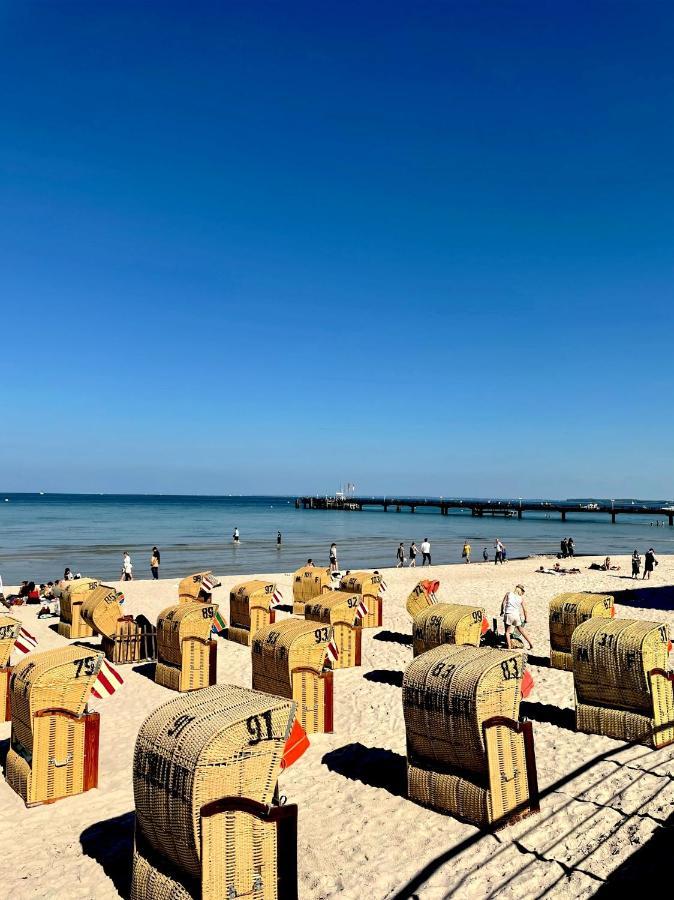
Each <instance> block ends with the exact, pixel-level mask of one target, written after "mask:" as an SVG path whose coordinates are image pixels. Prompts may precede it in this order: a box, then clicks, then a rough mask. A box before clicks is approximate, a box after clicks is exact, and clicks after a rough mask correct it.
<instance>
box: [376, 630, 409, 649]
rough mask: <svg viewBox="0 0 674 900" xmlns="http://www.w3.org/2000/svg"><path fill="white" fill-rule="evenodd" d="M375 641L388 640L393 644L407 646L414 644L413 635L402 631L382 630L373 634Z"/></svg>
mask: <svg viewBox="0 0 674 900" xmlns="http://www.w3.org/2000/svg"><path fill="white" fill-rule="evenodd" d="M373 637H374V639H375V641H387V642H388V643H392V644H404V645H405V646H406V647H411V646H412V635H411V634H403V633H402V632H401V631H380V632H379V634H375V635H373Z"/></svg>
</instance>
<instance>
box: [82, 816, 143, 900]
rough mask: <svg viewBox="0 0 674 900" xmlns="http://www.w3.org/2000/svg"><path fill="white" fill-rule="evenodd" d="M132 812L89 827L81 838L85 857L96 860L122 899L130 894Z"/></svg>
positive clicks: (133, 818)
mask: <svg viewBox="0 0 674 900" xmlns="http://www.w3.org/2000/svg"><path fill="white" fill-rule="evenodd" d="M135 820H136V814H135V812H127V813H123V814H122V815H121V816H115V817H114V818H112V819H104V820H103V821H102V822H96V823H95V824H94V825H90V826H89V827H88V828H85V830H84V831H83V832H82V834H81V835H80V845H81V846H82V852H83V853H84V854H85V856H90V857H91V858H92V859H95V860H96V862H97V863H98V864H99V865H100V866H101V868H102V869H103V871H104V872H105V874H106V875H107V876H108V878H110V880H111V881H112V883H113V884H114V886H115V888H116V890H117V892H118V893H119V894H120V895H121V896H122V897H128V896H129V894H130V893H131V868H132V864H133V831H134V823H135Z"/></svg>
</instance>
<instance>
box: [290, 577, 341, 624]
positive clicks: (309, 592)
mask: <svg viewBox="0 0 674 900" xmlns="http://www.w3.org/2000/svg"><path fill="white" fill-rule="evenodd" d="M330 590H332V577H331V575H330V569H318V568H316V567H315V566H303V567H302V568H301V569H298V570H297V571H296V572H295V573H294V575H293V615H294V616H303V615H304V605H305V604H306V603H307V602H308V601H309V600H313V598H314V597H319V596H320V595H321V594H322V593H324V592H325V591H330Z"/></svg>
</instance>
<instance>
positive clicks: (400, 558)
mask: <svg viewBox="0 0 674 900" xmlns="http://www.w3.org/2000/svg"><path fill="white" fill-rule="evenodd" d="M396 560H397V562H396V569H402V567H403V566H404V565H405V548H404V547H403V542H402V541H401V542H400V543H399V544H398V549H397V550H396Z"/></svg>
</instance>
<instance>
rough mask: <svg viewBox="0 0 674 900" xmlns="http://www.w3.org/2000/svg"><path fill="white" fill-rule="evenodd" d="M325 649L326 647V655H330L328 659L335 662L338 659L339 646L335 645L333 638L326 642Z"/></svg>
mask: <svg viewBox="0 0 674 900" xmlns="http://www.w3.org/2000/svg"><path fill="white" fill-rule="evenodd" d="M327 649H328V656H329V657H330V659H331V660H332V661H333V662H337V660H338V659H339V648H338V647H337V644H336V643H335V640H334V638H333V639H332V640H331V641H329V642H328V648H327Z"/></svg>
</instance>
